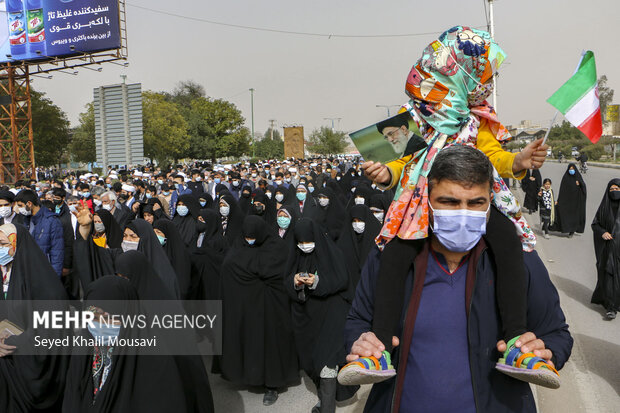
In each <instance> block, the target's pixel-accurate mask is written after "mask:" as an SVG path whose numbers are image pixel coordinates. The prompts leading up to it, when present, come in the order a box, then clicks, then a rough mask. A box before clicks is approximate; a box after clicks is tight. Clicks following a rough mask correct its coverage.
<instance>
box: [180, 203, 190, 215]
mask: <svg viewBox="0 0 620 413" xmlns="http://www.w3.org/2000/svg"><path fill="white" fill-rule="evenodd" d="M188 212H189V208H187V207H186V206H185V205H179V206H178V207H177V213H178V214H179V215H181V216H182V217H184V216H185V215H187V213H188Z"/></svg>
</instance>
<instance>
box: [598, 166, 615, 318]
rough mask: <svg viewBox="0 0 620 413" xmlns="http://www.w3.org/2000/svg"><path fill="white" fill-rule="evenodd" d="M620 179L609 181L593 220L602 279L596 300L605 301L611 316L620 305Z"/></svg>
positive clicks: (599, 282) (600, 279)
mask: <svg viewBox="0 0 620 413" xmlns="http://www.w3.org/2000/svg"><path fill="white" fill-rule="evenodd" d="M619 207H620V179H617V178H616V179H612V180H611V181H609V183H608V184H607V190H606V191H605V195H603V200H602V201H601V204H600V205H599V207H598V210H597V211H596V215H595V216H594V221H592V232H593V234H594V251H595V253H596V269H597V275H598V280H597V282H596V288H595V289H594V294H592V303H593V304H601V305H602V306H603V307H605V310H606V311H607V318H609V319H610V320H611V319H614V318H616V313H617V312H618V310H619V309H620V214H618V208H619Z"/></svg>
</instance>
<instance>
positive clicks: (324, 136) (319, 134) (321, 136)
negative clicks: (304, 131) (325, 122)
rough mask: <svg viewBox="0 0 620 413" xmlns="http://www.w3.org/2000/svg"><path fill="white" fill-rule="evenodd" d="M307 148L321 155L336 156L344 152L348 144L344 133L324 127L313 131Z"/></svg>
mask: <svg viewBox="0 0 620 413" xmlns="http://www.w3.org/2000/svg"><path fill="white" fill-rule="evenodd" d="M307 146H308V149H309V150H310V151H311V152H314V153H318V154H319V155H335V154H338V153H342V152H344V150H345V149H346V147H347V146H348V142H347V138H346V134H345V133H344V132H341V131H333V130H331V129H330V128H328V127H326V126H322V127H321V128H320V129H315V130H313V131H312V133H311V134H310V137H309V139H308V145H307Z"/></svg>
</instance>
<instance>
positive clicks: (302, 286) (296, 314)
mask: <svg viewBox="0 0 620 413" xmlns="http://www.w3.org/2000/svg"><path fill="white" fill-rule="evenodd" d="M295 242H296V245H297V248H295V250H294V252H292V253H291V256H290V258H289V262H288V266H287V267H288V269H287V272H286V274H287V275H286V280H285V284H284V285H285V288H286V290H287V291H288V292H289V295H290V296H291V297H292V299H293V303H292V305H291V312H292V318H293V329H294V331H295V343H296V345H297V354H298V356H299V362H300V364H301V368H302V369H303V370H304V371H305V372H306V374H308V376H310V378H311V379H312V380H313V381H314V383H315V385H316V386H317V388H318V393H319V404H317V406H315V409H313V412H314V411H315V410H316V411H320V412H322V413H329V412H334V411H335V408H336V400H337V399H338V400H343V399H346V398H347V397H350V393H349V394H345V393H347V390H353V391H354V390H356V389H355V388H353V389H351V388H348V389H346V388H339V387H340V385H339V384H338V383H337V380H336V377H337V375H338V366H343V365H344V364H345V363H346V362H345V356H346V354H345V348H344V343H343V340H342V337H343V334H344V323H345V320H346V317H347V313H348V311H349V303H348V302H347V300H346V298H345V297H346V293H347V289H348V286H349V276H348V273H347V268H346V266H345V262H344V260H343V258H342V254H341V252H340V250H339V249H338V247H336V245H335V244H334V242H333V241H332V240H331V239H330V238H329V237H328V236H327V235H325V233H324V232H323V231H322V230H321V228H320V227H319V225H318V224H316V223H315V222H314V221H313V220H311V219H309V218H302V219H300V220H299V221H297V223H296V225H295ZM337 390H341V392H339V394H338V395H337V394H336V393H337Z"/></svg>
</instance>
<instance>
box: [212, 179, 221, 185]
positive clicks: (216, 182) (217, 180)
mask: <svg viewBox="0 0 620 413" xmlns="http://www.w3.org/2000/svg"><path fill="white" fill-rule="evenodd" d="M213 182H215V184H216V185H217V184H219V183H220V182H222V180H221V179H220V178H213Z"/></svg>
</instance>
